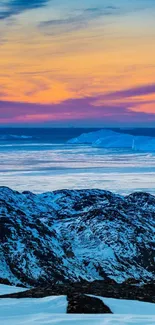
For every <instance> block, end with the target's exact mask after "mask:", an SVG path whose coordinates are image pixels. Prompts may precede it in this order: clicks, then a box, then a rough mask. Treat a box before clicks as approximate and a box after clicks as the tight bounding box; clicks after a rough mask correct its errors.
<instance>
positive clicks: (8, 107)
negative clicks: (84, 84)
mask: <svg viewBox="0 0 155 325" xmlns="http://www.w3.org/2000/svg"><path fill="white" fill-rule="evenodd" d="M96 100H98V97H95V96H94V97H93V96H92V97H84V98H81V99H77V98H73V99H69V100H66V101H64V102H61V103H59V104H51V105H50V104H49V105H45V104H31V103H20V102H8V101H0V122H1V121H3V123H5V121H6V123H8V122H9V123H16V122H17V123H18V122H20V123H22V121H23V123H24V122H28V121H29V120H30V121H31V123H33V124H35V123H38V121H39V122H42V123H43V122H49V123H50V122H51V123H52V122H55V121H57V122H64V123H68V122H69V123H70V122H75V123H76V122H77V123H78V121H79V123H81V122H80V121H83V122H82V123H86V124H92V125H97V124H100V123H109V124H110V123H114V122H117V123H118V122H125V123H134V122H136V123H147V122H150V121H152V122H153V121H154V122H155V114H151V113H147V112H136V111H131V110H130V109H129V106H130V101H129V103H126V102H120V103H112V102H109V103H108V104H107V103H105V104H102V105H101V106H94V102H95V101H96ZM132 105H133V103H132ZM134 105H135V107H136V105H138V103H137V102H136V103H135V104H134Z"/></svg>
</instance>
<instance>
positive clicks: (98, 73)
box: [0, 0, 155, 127]
mask: <svg viewBox="0 0 155 325" xmlns="http://www.w3.org/2000/svg"><path fill="white" fill-rule="evenodd" d="M154 17H155V1H154V0H117V1H114V0H111V1H110V0H104V1H103V0H78V1H73V0H1V1H0V125H2V126H8V125H16V126H17V125H18V126H20V125H24V126H26V125H32V126H34V125H39V126H40V125H41V126H75V127H76V126H78V127H80V126H81V127H84V126H86V127H90V126H91V127H92V126H94V127H98V126H99V127H101V126H109V125H112V126H115V125H124V126H128V125H130V126H131V125H135V126H155V19H154Z"/></svg>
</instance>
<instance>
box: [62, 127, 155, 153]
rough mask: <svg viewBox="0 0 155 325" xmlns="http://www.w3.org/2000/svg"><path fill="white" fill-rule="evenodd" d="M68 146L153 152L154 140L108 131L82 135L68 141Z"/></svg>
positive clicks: (154, 147) (147, 137)
mask: <svg viewBox="0 0 155 325" xmlns="http://www.w3.org/2000/svg"><path fill="white" fill-rule="evenodd" d="M68 144H77V145H78V144H87V145H92V146H93V147H97V148H108V149H109V148H121V149H123V148H126V149H130V150H133V151H145V152H146V151H147V152H150V151H153V152H154V151H155V138H154V137H149V136H134V135H131V134H126V133H119V132H116V131H112V130H110V129H103V130H99V131H96V132H90V133H83V134H81V135H80V136H79V137H77V138H73V139H70V140H69V141H68Z"/></svg>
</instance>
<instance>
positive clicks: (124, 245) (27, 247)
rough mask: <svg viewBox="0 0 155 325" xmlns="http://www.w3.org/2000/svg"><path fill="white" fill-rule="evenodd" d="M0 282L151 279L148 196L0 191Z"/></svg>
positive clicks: (154, 219)
mask: <svg viewBox="0 0 155 325" xmlns="http://www.w3.org/2000/svg"><path fill="white" fill-rule="evenodd" d="M0 223H1V228H0V229H1V230H0V231H1V236H0V237H1V247H0V261H1V263H0V280H1V283H7V282H8V283H11V284H20V285H21V284H24V285H27V286H28V285H32V286H35V285H39V284H42V285H45V284H48V283H51V282H52V281H53V280H54V281H58V282H61V281H64V280H70V281H79V280H81V279H85V280H87V281H93V280H95V279H98V280H101V279H106V280H107V279H108V278H111V279H114V280H115V281H116V282H123V281H125V280H127V279H129V278H132V279H136V280H139V281H149V280H151V281H153V280H154V277H155V267H154V257H155V245H154V242H155V241H154V240H155V197H154V196H151V195H149V194H146V193H133V194H131V195H129V196H127V197H122V196H119V195H116V194H113V193H111V192H108V191H103V190H78V191H77V190H71V191H70V190H61V191H55V192H48V193H43V194H38V195H35V194H33V193H31V192H28V191H27V192H23V193H19V192H17V191H13V190H11V189H9V188H5V187H1V188H0Z"/></svg>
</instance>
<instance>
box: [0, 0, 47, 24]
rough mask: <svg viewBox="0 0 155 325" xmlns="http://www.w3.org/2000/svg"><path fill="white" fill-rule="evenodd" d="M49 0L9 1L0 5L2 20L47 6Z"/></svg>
mask: <svg viewBox="0 0 155 325" xmlns="http://www.w3.org/2000/svg"><path fill="white" fill-rule="evenodd" d="M47 2H48V0H8V1H5V2H2V3H1V4H0V20H3V19H6V18H10V17H11V16H13V15H17V14H20V13H22V12H23V11H25V10H30V9H36V8H40V7H43V6H45V5H46V3H47Z"/></svg>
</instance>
